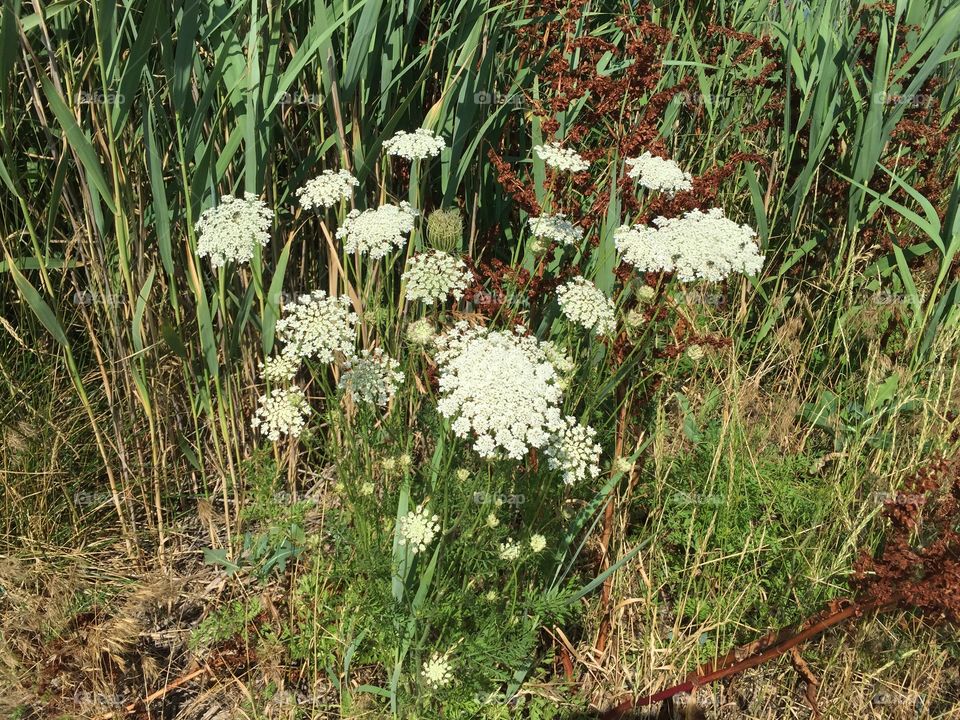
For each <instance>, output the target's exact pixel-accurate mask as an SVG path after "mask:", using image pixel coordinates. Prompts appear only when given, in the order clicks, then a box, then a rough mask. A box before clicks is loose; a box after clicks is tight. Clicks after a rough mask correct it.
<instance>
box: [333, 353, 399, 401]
mask: <svg viewBox="0 0 960 720" xmlns="http://www.w3.org/2000/svg"><path fill="white" fill-rule="evenodd" d="M344 367H345V368H346V372H345V373H343V375H341V376H340V388H341V389H344V388H345V389H346V390H347V391H348V392H349V393H350V395H351V396H352V397H353V399H354V400H355V401H358V402H365V403H372V404H374V405H379V406H381V407H382V406H384V405H386V404H387V403H389V402H390V400H391V399H392V398H393V396H394V394H395V393H396V392H397V387H398V386H399V385H400V383H402V382H403V373H402V372H401V371H400V370H399V368H400V363H398V362H397V361H396V360H394V359H393V358H392V357H390V356H389V355H387V354H386V353H384V352H383V350H381V349H380V348H376V349H375V350H374V351H373V352H372V353H371V352H370V351H369V350H364V351H363V352H362V353H361V354H360V356H359V357H354V358H349V359H347V360H346V361H345V362H344Z"/></svg>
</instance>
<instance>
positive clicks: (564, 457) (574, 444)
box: [547, 415, 600, 485]
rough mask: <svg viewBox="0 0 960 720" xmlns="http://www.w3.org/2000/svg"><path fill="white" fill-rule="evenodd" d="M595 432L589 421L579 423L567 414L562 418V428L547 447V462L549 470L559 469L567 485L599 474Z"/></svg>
mask: <svg viewBox="0 0 960 720" xmlns="http://www.w3.org/2000/svg"><path fill="white" fill-rule="evenodd" d="M596 436H597V432H596V430H594V429H593V428H592V427H590V426H589V425H581V424H580V423H578V422H577V419H576V418H573V417H570V416H569V415H568V416H567V417H566V418H564V427H563V429H562V430H561V431H560V432H559V433H557V435H556V437H555V438H554V440H553V442H552V443H551V444H550V445H549V447H547V462H548V464H549V466H550V469H551V470H562V471H563V481H564V482H565V483H566V484H567V485H572V484H573V483H575V482H577V481H579V480H585V479H587V478H591V479H592V478H595V477H596V476H597V475H599V474H600V465H599V463H600V445H598V444H597V443H596V441H595V438H596Z"/></svg>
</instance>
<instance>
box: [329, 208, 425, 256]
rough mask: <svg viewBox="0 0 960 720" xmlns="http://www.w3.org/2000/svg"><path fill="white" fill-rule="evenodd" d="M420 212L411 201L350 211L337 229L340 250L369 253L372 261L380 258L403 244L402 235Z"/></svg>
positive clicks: (404, 240) (407, 231)
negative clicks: (340, 243)
mask: <svg viewBox="0 0 960 720" xmlns="http://www.w3.org/2000/svg"><path fill="white" fill-rule="evenodd" d="M418 214H419V213H418V212H417V211H416V210H414V209H413V207H412V206H411V205H410V203H408V202H406V201H404V202H401V203H400V205H399V206H398V205H381V206H380V207H378V208H376V209H370V210H364V211H363V212H360V211H359V210H351V211H350V214H349V215H347V217H346V219H345V220H344V221H343V225H342V226H341V227H339V228H338V229H337V239H339V240H343V250H344V252H346V253H347V254H349V255H353V254H357V255H364V254H367V253H369V255H370V258H371V259H372V260H379V259H380V258H382V257H383V256H385V255H386V254H387V253H388V252H390V251H391V250H393V249H395V248H400V247H403V245H404V244H405V243H406V239H405V238H404V237H403V236H404V235H406V234H407V233H409V232H410V231H411V230H413V224H414V221H415V220H416V218H417V215H418Z"/></svg>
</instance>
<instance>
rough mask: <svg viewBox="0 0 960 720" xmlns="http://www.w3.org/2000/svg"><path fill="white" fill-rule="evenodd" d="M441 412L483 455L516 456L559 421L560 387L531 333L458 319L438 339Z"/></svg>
mask: <svg viewBox="0 0 960 720" xmlns="http://www.w3.org/2000/svg"><path fill="white" fill-rule="evenodd" d="M436 344H437V347H438V349H439V350H438V352H437V363H438V365H439V368H440V373H439V386H440V401H439V403H438V405H437V408H438V410H439V411H440V414H441V415H443V416H444V417H447V418H456V419H455V420H454V423H453V431H454V433H455V434H456V435H457V437H460V438H468V437H470V436H471V434H472V435H473V436H474V437H475V441H474V445H473V447H474V449H475V450H476V451H477V452H478V453H479V454H480V455H481V456H483V457H485V458H496V457H498V456H499V453H498V451H502V453H504V454H506V455H507V456H508V457H511V458H513V459H515V460H520V459H521V458H523V456H524V454H525V453H526V452H527V450H528V449H529V448H531V447H535V448H542V447H544V446H545V445H547V443H548V442H549V441H550V439H551V436H552V434H553V433H554V432H556V431H557V430H559V429H560V428H561V425H562V420H561V417H560V409H559V402H560V400H561V390H560V387H559V386H558V384H557V374H556V371H555V370H554V367H553V365H552V364H551V363H550V361H549V360H547V357H546V354H545V353H544V350H543V348H542V347H541V345H540V343H539V342H537V340H536V338H533V337H529V336H523V335H521V334H520V333H519V332H516V333H508V332H502V331H491V330H488V329H486V328H483V327H471V326H470V325H469V324H468V323H467V322H465V321H461V322H459V323H457V324H456V325H455V326H454V327H453V328H452V329H451V330H449V331H448V332H446V333H444V334H443V335H441V336H440V337H438V338H437V341H436Z"/></svg>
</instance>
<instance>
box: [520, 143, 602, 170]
mask: <svg viewBox="0 0 960 720" xmlns="http://www.w3.org/2000/svg"><path fill="white" fill-rule="evenodd" d="M533 151H534V152H535V153H536V154H537V157H538V158H540V159H541V160H543V161H544V162H545V163H546V164H547V165H548V166H550V167H552V168H555V169H557V170H564V171H569V172H574V173H578V172H583V171H585V170H588V169H589V168H590V163H589V162H587V161H586V160H584V159H583V158H582V157H580V155H579V153H577V152H574V151H573V150H569V149H565V148H562V147H560V143H556V142H549V143H547V144H546V145H534V146H533Z"/></svg>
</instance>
